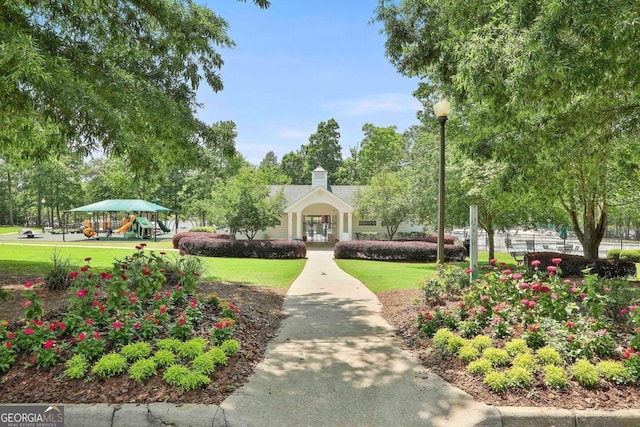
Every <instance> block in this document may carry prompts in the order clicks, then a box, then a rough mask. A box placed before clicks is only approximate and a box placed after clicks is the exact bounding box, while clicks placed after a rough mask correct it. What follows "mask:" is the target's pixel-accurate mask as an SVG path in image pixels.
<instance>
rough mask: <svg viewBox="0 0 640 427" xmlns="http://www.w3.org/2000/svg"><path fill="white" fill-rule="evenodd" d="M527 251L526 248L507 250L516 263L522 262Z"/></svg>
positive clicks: (520, 263)
mask: <svg viewBox="0 0 640 427" xmlns="http://www.w3.org/2000/svg"><path fill="white" fill-rule="evenodd" d="M528 253H529V251H527V250H526V249H513V248H511V249H510V250H509V254H511V256H512V257H513V259H514V260H515V261H516V263H517V264H518V265H522V264H524V257H525V256H527V254H528Z"/></svg>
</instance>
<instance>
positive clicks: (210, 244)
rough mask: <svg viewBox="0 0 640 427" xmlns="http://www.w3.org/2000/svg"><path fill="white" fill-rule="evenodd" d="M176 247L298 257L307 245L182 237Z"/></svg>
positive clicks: (198, 251)
mask: <svg viewBox="0 0 640 427" xmlns="http://www.w3.org/2000/svg"><path fill="white" fill-rule="evenodd" d="M340 243H342V242H340ZM178 248H179V249H180V253H181V254H188V255H197V256H206V257H227V258H264V259H299V258H304V257H306V256H307V245H306V244H305V243H304V242H300V241H296V240H228V239H212V238H207V237H183V238H182V239H180V242H179V243H178Z"/></svg>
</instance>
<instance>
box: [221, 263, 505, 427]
mask: <svg viewBox="0 0 640 427" xmlns="http://www.w3.org/2000/svg"><path fill="white" fill-rule="evenodd" d="M284 309H285V311H286V314H287V315H288V317H287V318H286V319H285V320H284V321H283V324H282V327H281V331H280V333H279V334H278V336H277V337H276V338H275V339H274V340H273V341H272V342H271V343H270V345H269V347H268V348H267V352H266V355H265V358H264V360H263V361H262V362H261V363H260V364H258V366H257V368H256V370H255V373H254V374H253V375H252V376H251V377H250V379H249V382H248V383H247V384H246V385H245V386H243V387H242V388H240V389H239V390H238V391H236V393H235V394H234V395H232V396H231V397H229V398H227V399H226V400H225V401H224V402H223V403H222V405H221V411H219V413H218V414H217V417H216V422H215V423H214V425H215V426H228V427H235V426H453V425H460V426H462V425H487V426H489V425H492V426H501V422H500V415H499V413H498V412H497V411H496V409H495V408H492V407H490V406H487V405H484V404H482V403H478V402H475V401H474V400H473V399H472V398H471V397H470V396H469V395H467V394H466V393H463V392H462V391H460V390H459V389H456V388H454V387H452V386H450V385H449V384H448V383H446V382H445V381H443V380H441V379H440V378H439V377H437V376H435V375H433V374H429V373H428V372H427V371H426V370H424V369H423V368H422V367H421V366H420V364H419V363H418V361H417V360H416V359H415V357H414V356H413V355H412V354H411V353H409V352H408V351H405V350H402V343H401V342H400V340H399V339H398V338H397V337H396V336H395V334H394V330H393V329H392V327H391V326H390V325H389V324H388V323H387V322H386V321H385V320H384V319H383V318H382V317H381V316H380V310H381V305H380V302H379V301H378V299H377V298H376V296H375V295H374V294H373V293H372V292H371V291H369V290H368V289H367V288H366V287H365V286H364V285H363V284H362V283H360V282H359V281H358V280H356V279H354V278H353V277H351V276H349V275H347V274H346V273H344V272H343V271H342V270H340V269H339V268H338V266H337V265H336V263H335V262H334V260H333V251H310V252H309V254H308V261H307V264H306V266H305V268H304V270H303V271H302V273H301V274H300V276H299V277H298V278H297V279H296V281H295V282H294V283H293V284H292V286H291V288H290V289H289V291H288V293H287V296H286V298H285V302H284Z"/></svg>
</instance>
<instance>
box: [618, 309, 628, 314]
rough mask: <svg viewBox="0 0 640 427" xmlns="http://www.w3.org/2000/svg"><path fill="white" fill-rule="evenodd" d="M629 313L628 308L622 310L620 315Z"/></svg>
mask: <svg viewBox="0 0 640 427" xmlns="http://www.w3.org/2000/svg"><path fill="white" fill-rule="evenodd" d="M627 313H628V311H627V309H626V308H623V309H621V310H620V314H622V315H625V314H627Z"/></svg>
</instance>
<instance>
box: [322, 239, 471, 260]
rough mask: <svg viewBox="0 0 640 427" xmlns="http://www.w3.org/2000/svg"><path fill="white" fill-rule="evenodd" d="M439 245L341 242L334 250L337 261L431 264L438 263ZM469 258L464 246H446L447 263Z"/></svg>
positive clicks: (413, 242)
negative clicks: (364, 260)
mask: <svg viewBox="0 0 640 427" xmlns="http://www.w3.org/2000/svg"><path fill="white" fill-rule="evenodd" d="M437 252H438V245H437V244H436V243H430V242H417V241H406V242H398V241H389V240H384V241H371V240H350V241H340V242H338V243H336V245H335V246H334V248H333V256H334V257H335V258H336V259H366V260H373V261H402V262H430V261H433V262H435V261H436V258H437ZM466 256H467V250H466V249H465V247H464V246H459V245H446V244H445V245H444V258H445V260H446V261H461V260H463V259H464V258H465V257H466Z"/></svg>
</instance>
